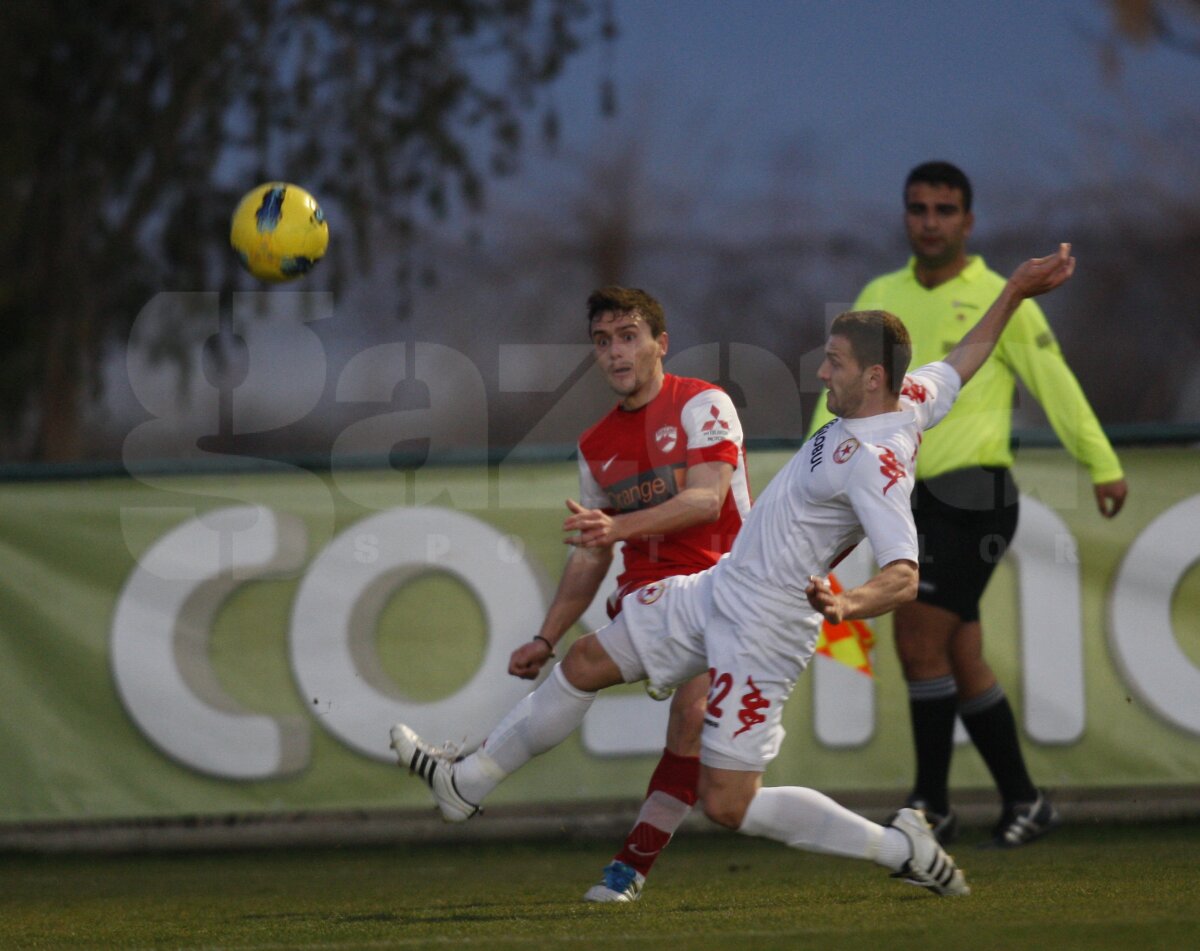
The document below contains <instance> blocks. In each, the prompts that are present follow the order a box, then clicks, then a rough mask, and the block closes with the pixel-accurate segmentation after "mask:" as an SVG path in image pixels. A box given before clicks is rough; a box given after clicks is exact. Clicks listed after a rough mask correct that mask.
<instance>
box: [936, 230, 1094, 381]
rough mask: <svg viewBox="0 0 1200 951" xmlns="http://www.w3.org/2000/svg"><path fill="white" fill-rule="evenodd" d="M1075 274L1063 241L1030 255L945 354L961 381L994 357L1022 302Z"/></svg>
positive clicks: (966, 379) (1045, 291)
mask: <svg viewBox="0 0 1200 951" xmlns="http://www.w3.org/2000/svg"><path fill="white" fill-rule="evenodd" d="M1074 273H1075V259H1074V258H1073V257H1071V246H1070V245H1069V244H1060V245H1059V246H1058V251H1057V252H1056V253H1054V254H1049V255H1047V256H1046V257H1044V258H1031V259H1030V260H1028V261H1026V262H1025V263H1024V264H1022V265H1021V266H1020V267H1018V268H1017V269H1016V270H1015V271H1013V273H1012V276H1011V277H1009V279H1008V282H1007V283H1006V284H1005V285H1004V290H1002V291H1001V292H1000V296H999V297H997V298H996V300H995V301H994V302H993V303H992V306H991V307H989V308H988V309H987V313H985V314H984V315H983V317H981V318H980V320H979V323H977V324H976V325H975V326H974V327H972V328H971V329H970V331H968V332H967V335H966V336H965V337H963V338H962V340H960V341H959V343H958V346H957V347H955V348H954V349H953V350H951V351H950V353H949V354H947V355H946V362H947V363H948V364H950V366H952V367H954V369H955V370H956V371H957V372H958V375H959V377H960V378H961V379H962V382H963V383H964V384H966V382H967V381H968V380H969V379H971V377H973V376H974V375H975V373H976V371H978V370H979V368H980V367H981V366H983V364H984V362H985V361H986V360H987V358H988V357H989V356H991V353H992V350H994V349H995V347H996V342H997V341H998V340H999V339H1000V334H1002V333H1003V332H1004V328H1005V327H1006V326H1007V325H1008V321H1009V319H1010V318H1011V317H1012V315H1013V314H1014V313H1016V310H1017V308H1018V307H1020V306H1021V302H1022V301H1024V300H1026V299H1027V298H1030V297H1037V296H1038V295H1039V294H1046V293H1048V292H1049V291H1052V290H1054V289H1055V288H1056V287H1059V286H1061V285H1063V284H1065V283H1066V282H1067V281H1068V280H1069V279H1070V277H1071V275H1072V274H1074Z"/></svg>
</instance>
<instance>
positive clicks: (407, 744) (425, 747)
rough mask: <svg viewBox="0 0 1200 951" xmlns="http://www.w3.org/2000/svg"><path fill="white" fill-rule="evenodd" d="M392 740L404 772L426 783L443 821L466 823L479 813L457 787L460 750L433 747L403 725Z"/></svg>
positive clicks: (447, 747)
mask: <svg viewBox="0 0 1200 951" xmlns="http://www.w3.org/2000/svg"><path fill="white" fill-rule="evenodd" d="M391 736H392V749H393V750H395V751H396V759H397V760H398V761H399V763H400V766H401V768H402V769H407V770H408V771H409V773H411V774H413V775H415V776H420V777H421V779H423V780H425V785H427V786H428V787H429V789H430V790H431V791H432V792H433V798H434V800H435V801H436V802H437V806H438V809H440V810H441V812H442V818H443V819H445V820H446V821H447V822H466V821H467V820H468V819H470V818H471V816H473V815H475V814H476V813H477V812H479V807H478V806H477V805H475V804H474V803H470V802H467V800H465V799H464V798H463V797H462V796H460V795H459V793H458V789H457V788H456V787H455V785H454V764H455V762H456V761H457V760H460V759H462V757H461V756H460V755H459V752H458V749H457V748H455V747H454V746H451V745H450V744H447V745H446V746H444V747H443V746H430V745H429V744H428V743H426V742H424V741H423V740H422V739H421V738H420V737H419V736H417V734H416V733H414V732H413V731H412V730H411V729H410V728H409V727H407V726H405V725H404V724H403V723H397V724H396V725H395V726H394V727H392V733H391Z"/></svg>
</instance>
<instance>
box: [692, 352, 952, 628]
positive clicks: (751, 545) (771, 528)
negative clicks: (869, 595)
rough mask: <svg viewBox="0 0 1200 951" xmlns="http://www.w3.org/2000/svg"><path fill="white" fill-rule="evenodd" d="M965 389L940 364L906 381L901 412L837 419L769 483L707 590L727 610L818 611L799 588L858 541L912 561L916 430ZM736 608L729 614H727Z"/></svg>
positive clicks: (881, 555) (885, 555) (885, 556)
mask: <svg viewBox="0 0 1200 951" xmlns="http://www.w3.org/2000/svg"><path fill="white" fill-rule="evenodd" d="M960 386H961V381H960V379H959V376H958V373H957V372H956V371H955V370H954V368H953V367H951V366H950V365H949V364H947V363H944V362H938V363H931V364H928V365H926V366H923V367H921V368H920V369H918V370H916V371H914V372H913V373H911V374H909V375H908V376H906V377H905V378H904V387H903V390H902V393H901V398H900V406H901V409H900V410H899V411H898V412H895V413H884V414H881V415H878V416H868V417H865V418H863V419H833V420H831V421H830V422H829V423H827V424H826V425H825V426H823V427H822V428H821V429H819V430H817V432H816V433H814V434H813V436H812V438H811V439H809V440H808V441H807V442H805V443H804V445H803V446H802V447H801V449H800V451H799V452H798V453H796V455H795V456H793V457H792V459H791V460H790V461H789V462H788V463H787V465H785V466H784V468H783V469H782V470H780V472H779V474H778V475H776V476H775V478H774V479H772V480H771V483H770V485H768V486H767V487H766V489H765V490H764V491H763V493H762V494H761V495H760V496H759V498H758V500H757V501H756V502H755V504H754V507H753V508H752V509H751V510H750V515H749V517H748V518H747V519H746V521H745V523H744V524H743V526H742V530H741V532H740V533H739V535H738V537H737V540H736V541H735V542H734V545H733V550H732V551H731V552H730V554H729V556H728V557H726V558H724V559H722V560H721V561H720V562H719V563H718V564H717V566H716V567H715V568H714V569H713V573H714V586H713V597H714V600H715V602H716V603H717V605H719V606H720V607H721V609H722V610H723V611H725V612H726V613H728V614H729V615H730V616H731V617H736V616H737V615H738V614H743V615H745V614H746V613H749V614H752V615H754V616H765V617H771V616H775V617H781V616H788V615H790V616H791V617H792V618H795V617H796V614H797V608H798V607H800V608H801V611H800V613H802V614H812V615H815V614H816V612H813V611H812V609H811V607H810V606H809V604H808V599H807V598H806V597H805V594H804V589H805V587H806V586H807V585H808V579H809V576H810V575H820V576H824V575H825V574H827V573H828V572H829V570H830V569H831V568H832V567H833V566H834V565H836V564H837V562H838V561H839V560H840V559H841V558H843V557H844V556H845V555H847V554H849V552H850V550H851V549H853V548H854V546H855V545H857V544H858V543H859V542H860V541H862V539H863V538H864V537H865V538H869V539H870V540H871V546H872V548H874V550H875V559H876V561H877V562H878V563H879V565H880V566H883V565H887V564H889V563H890V562H893V561H897V560H900V559H906V560H909V561H912V562H916V561H917V532H916V527H915V526H914V524H913V517H912V508H911V504H910V501H909V497H910V495H911V493H912V489H913V471H914V469H915V463H916V458H917V450H918V448H919V447H920V444H921V433H922V432H923V431H924V430H926V429H929V428H930V427H932V426H934V425H936V424H937V422H938V421H939V420H941V419H942V417H944V416H945V415H946V413H948V412H949V411H950V407H951V406H952V405H953V404H954V400H955V398H956V397H957V396H958V390H959V387H960ZM730 612H732V613H730Z"/></svg>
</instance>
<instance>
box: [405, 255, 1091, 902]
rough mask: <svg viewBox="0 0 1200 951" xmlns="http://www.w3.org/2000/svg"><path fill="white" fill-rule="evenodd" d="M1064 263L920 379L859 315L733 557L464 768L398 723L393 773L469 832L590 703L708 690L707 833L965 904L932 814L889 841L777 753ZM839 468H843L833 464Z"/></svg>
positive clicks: (653, 603) (672, 598)
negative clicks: (921, 488)
mask: <svg viewBox="0 0 1200 951" xmlns="http://www.w3.org/2000/svg"><path fill="white" fill-rule="evenodd" d="M1074 266H1075V260H1074V258H1072V257H1071V256H1070V247H1069V246H1068V245H1062V246H1061V247H1060V249H1059V251H1058V253H1057V254H1053V255H1050V256H1048V257H1045V258H1036V259H1033V260H1030V261H1026V262H1025V263H1024V264H1022V265H1021V266H1020V267H1019V268H1017V270H1016V271H1015V272H1014V273H1013V275H1012V277H1011V278H1010V279H1009V281H1008V283H1007V284H1006V285H1005V287H1004V289H1003V290H1002V292H1001V294H1000V296H999V297H998V298H997V299H996V301H995V303H993V304H992V306H991V307H990V308H989V309H988V311H987V313H986V314H984V316H983V318H982V319H981V320H980V321H979V323H978V324H976V326H975V327H974V328H972V330H971V331H970V332H969V333H968V334H967V335H966V336H965V337H963V339H962V340H961V342H960V343H959V344H958V346H957V347H955V348H954V350H952V351H951V352H950V353H949V354H948V355H947V356H946V358H945V360H944V361H943V362H939V363H936V364H930V365H929V366H927V367H923V368H921V369H920V370H918V371H916V372H915V373H914V374H912V375H911V376H909V377H908V378H907V379H906V378H905V376H904V371H905V369H907V366H908V361H909V357H910V354H911V346H910V344H909V341H908V333H907V331H906V330H905V329H904V325H903V324H901V323H900V321H899V320H898V319H897V318H895V317H894V316H892V315H891V314H888V313H886V312H883V311H859V312H848V313H846V314H842V315H840V316H839V317H838V318H837V319H836V320H835V321H834V323H833V325H832V326H831V328H830V334H829V339H828V341H827V342H826V346H825V360H824V361H823V362H822V364H821V369H820V371H819V376H820V378H821V381H822V382H823V383H824V384H825V386H826V388H827V390H828V394H827V397H826V402H827V405H828V406H829V409H830V411H831V412H832V413H833V414H834V415H835V416H836V417H839V419H835V420H834V421H833V422H832V423H831V424H830V425H829V426H828V427H826V428H825V429H822V430H821V431H819V432H818V433H816V434H814V436H813V438H812V439H810V440H809V441H807V442H806V443H805V444H804V446H803V447H802V448H801V449H800V452H799V453H798V454H797V455H796V457H795V458H793V459H792V460H791V462H789V464H788V465H787V466H786V467H785V469H784V470H783V471H782V472H781V473H779V475H777V476H776V477H775V479H773V480H772V482H771V484H770V485H769V486H768V487H767V489H766V490H765V491H764V492H763V494H762V496H761V497H760V499H759V502H758V504H757V505H756V506H755V507H754V508H753V509H752V510H751V512H750V515H749V517H748V518H747V519H746V521H745V524H744V525H743V527H742V531H741V533H740V535H739V536H738V539H737V541H736V542H735V543H734V547H733V550H732V551H731V552H730V554H729V555H728V556H727V557H726V558H724V559H722V560H721V561H720V562H719V563H718V564H717V565H716V566H714V567H713V568H710V569H708V570H707V571H703V572H700V573H698V574H694V575H689V576H686V577H672V578H669V579H667V580H666V581H664V582H661V583H655V584H651V585H647V586H646V587H644V588H642V589H641V590H640V591H638V592H637V594H636V595H635V596H634V597H633V598H627V599H626V603H625V610H624V612H623V613H622V614H621V615H620V616H619V617H618V618H617V619H616V620H615V621H613V622H612V623H611V624H610V625H608V626H607V627H605V628H603V629H602V630H600V631H599V632H597V633H596V634H590V635H587V636H586V637H583V638H580V639H579V640H577V641H576V642H575V643H574V644H573V645H572V647H571V649H570V651H569V652H568V653H567V655H566V657H565V658H564V660H563V663H562V664H560V665H559V666H558V667H556V668H555V669H554V671H553V672H552V674H551V676H550V677H549V678H547V679H546V680H545V681H544V682H543V683H542V684H541V686H539V687H538V688H537V689H536V690H535V691H533V692H532V693H531V694H529V695H528V696H526V697H525V698H523V699H522V700H521V701H520V703H518V704H517V705H516V706H515V707H514V708H513V709H512V710H511V711H510V712H509V713H508V714H507V715H506V716H505V717H504V719H502V720H501V721H500V723H499V724H498V725H497V726H496V728H495V729H494V730H493V731H492V732H491V733H490V734H489V736H488V738H487V740H486V741H485V742H484V745H483V746H482V747H480V748H479V749H478V750H476V751H475V752H474V753H472V754H471V755H469V756H467V757H457V756H455V755H454V753H453V752H451V751H445V750H441V749H438V748H436V747H431V746H429V745H428V744H426V743H424V742H423V741H422V740H421V739H420V738H419V737H418V736H417V735H416V734H415V733H414V732H413V731H412V730H411V729H409V728H408V727H407V726H405V725H403V724H396V726H394V727H393V728H392V731H391V739H392V747H393V748H394V749H395V751H396V754H397V758H398V759H399V762H400V765H401V766H402V767H405V768H407V769H408V770H409V771H410V772H411V773H415V774H417V775H419V776H420V777H421V778H422V779H423V780H424V781H425V782H426V783H427V784H428V785H429V787H430V789H431V790H432V791H433V794H434V798H435V799H436V800H437V803H438V806H439V808H440V809H441V812H442V815H443V816H444V817H445V818H446V819H447V820H449V821H462V820H465V819H468V818H470V817H471V816H473V815H474V814H475V813H477V812H478V811H479V803H480V802H482V800H483V798H484V796H486V795H487V794H488V793H489V792H490V791H491V790H492V789H494V788H495V787H496V786H497V785H498V784H499V783H500V782H501V781H502V780H503V779H504V778H505V777H506V776H508V775H510V774H511V773H512V772H514V771H515V770H516V769H518V768H520V767H521V766H522V765H524V764H525V763H526V762H528V761H529V760H530V759H531V758H532V757H534V756H536V755H538V754H540V753H543V752H546V751H547V750H549V749H551V748H553V747H554V746H556V745H557V744H558V743H560V742H562V741H563V740H564V739H566V738H567V737H568V736H569V735H570V734H571V733H572V732H574V730H575V729H576V728H577V727H578V726H579V725H580V723H582V721H583V717H584V715H585V714H586V713H587V710H588V709H589V708H590V706H591V703H592V701H593V700H594V699H595V696H596V692H597V691H599V690H601V689H603V688H605V687H610V686H614V685H616V684H618V683H625V682H633V681H637V680H641V679H645V678H647V677H649V678H650V679H651V680H653V681H654V682H656V683H665V684H670V683H682V682H684V681H686V680H688V679H690V678H692V677H694V676H696V675H697V674H698V673H700V672H702V671H704V670H706V669H708V670H711V671H712V674H713V684H712V689H711V692H710V694H709V703H708V710H707V718H706V723H705V730H704V733H703V736H702V739H701V755H700V761H701V764H702V768H701V779H700V797H701V799H703V801H704V808H705V813H706V815H708V817H709V818H710V819H712V820H713V821H715V822H717V823H719V824H721V825H724V826H726V827H728V828H730V829H736V830H737V831H739V832H742V833H745V834H747V835H758V836H765V837H767V838H771V839H775V840H776V841H780V842H783V843H785V844H787V845H790V846H793V847H795V848H802V849H807V850H809V851H815V852H822V853H825V854H831V855H842V856H846V857H850V858H860V859H868V860H872V861H874V862H876V863H878V864H880V865H883V866H884V867H886V868H888V869H891V870H892V871H893V873H894V874H895V875H896V876H897V877H900V878H903V879H905V880H906V881H909V882H911V883H913V884H916V885H920V886H922V887H924V888H927V889H929V890H931V891H933V892H934V893H936V894H939V895H963V894H966V893H967V892H968V889H967V886H966V882H965V880H964V878H963V875H962V872H961V870H959V869H958V868H957V867H956V866H955V865H954V862H953V860H952V859H951V858H950V856H948V855H947V854H946V853H945V852H944V851H943V850H942V848H941V846H939V845H938V843H937V840H936V839H935V838H934V837H933V834H932V832H931V831H930V829H929V825H928V823H927V822H926V821H925V817H924V815H923V814H922V813H921V812H920V811H919V810H915V809H908V808H906V809H901V810H900V812H899V813H897V815H896V817H895V818H894V819H893V820H892V822H891V824H890V825H889V826H886V827H884V826H880V825H877V824H876V823H873V822H870V821H868V820H867V819H865V818H863V817H862V816H859V815H858V814H856V813H854V812H851V811H850V810H848V809H845V808H843V807H842V806H840V805H838V804H837V803H835V802H834V801H833V800H832V799H830V798H829V797H827V796H825V795H823V794H822V793H819V792H817V791H816V790H813V789H806V788H801V787H769V788H764V787H763V786H762V773H763V770H765V768H766V766H767V764H768V763H769V762H770V761H771V760H772V759H773V758H774V756H775V754H776V753H777V752H778V748H779V743H780V742H781V741H782V738H783V728H782V726H781V724H780V715H781V712H782V707H783V704H784V702H785V701H786V699H787V697H788V696H789V694H790V693H791V691H792V689H793V688H794V686H795V683H796V680H797V678H798V677H799V675H800V673H801V672H802V671H803V670H804V668H805V666H806V665H807V663H808V660H809V658H811V656H812V652H813V649H814V648H815V645H816V638H817V632H818V629H819V624H820V621H821V618H822V617H824V618H825V619H827V620H829V621H831V622H834V623H839V622H841V621H843V620H846V619H852V618H867V617H875V616H877V615H879V614H883V613H886V612H888V611H891V610H893V609H894V608H895V607H896V606H897V605H899V604H902V603H904V602H906V601H909V600H912V598H913V597H915V595H916V589H917V539H916V530H915V528H914V526H913V521H912V512H911V508H910V506H909V501H908V495H909V492H911V490H912V475H911V471H912V468H913V461H914V460H915V457H916V452H917V449H918V446H919V444H920V435H921V431H922V430H923V429H924V428H927V427H929V426H932V425H934V424H935V423H936V422H937V421H938V419H940V418H941V417H942V416H944V415H945V413H946V412H947V411H948V409H949V407H950V405H951V404H952V403H953V402H954V399H955V397H956V396H957V393H958V389H959V387H960V386H961V385H963V384H966V383H967V382H968V381H969V380H970V379H971V377H972V376H973V375H974V374H975V372H976V371H977V370H978V369H979V367H980V366H982V365H983V362H984V361H985V360H986V359H987V357H988V355H989V354H990V353H991V352H992V350H993V348H994V347H995V344H996V341H997V339H998V338H999V336H1000V333H1001V331H1002V330H1003V329H1004V326H1005V325H1006V324H1007V322H1008V320H1009V318H1010V317H1011V316H1012V314H1013V312H1014V311H1015V310H1016V308H1017V306H1018V305H1019V304H1020V303H1021V301H1023V300H1025V299H1026V298H1029V297H1033V296H1036V295H1038V294H1043V293H1045V292H1047V291H1049V290H1052V289H1053V288H1055V287H1057V286H1059V285H1060V284H1062V283H1063V282H1064V281H1066V280H1067V279H1068V278H1069V277H1070V275H1071V273H1072V272H1073V271H1074ZM839 460H840V461H839ZM863 537H867V538H869V539H870V540H871V544H872V547H873V548H874V550H875V552H876V558H877V560H878V561H879V564H880V565H881V569H880V571H879V573H878V574H877V575H875V576H874V577H873V578H872V579H870V580H869V581H867V582H866V583H865V584H863V585H860V586H859V587H857V588H853V589H851V590H849V591H842V592H838V593H835V592H833V591H832V589H831V588H830V586H829V584H828V582H827V580H826V579H825V574H826V573H827V572H828V571H829V569H830V568H832V567H833V566H834V565H835V564H836V563H837V560H838V559H839V558H840V557H841V556H842V555H843V554H845V553H846V552H847V551H848V550H849V549H850V548H852V547H853V546H854V545H855V544H857V543H858V542H859V541H861V540H862V538H863Z"/></svg>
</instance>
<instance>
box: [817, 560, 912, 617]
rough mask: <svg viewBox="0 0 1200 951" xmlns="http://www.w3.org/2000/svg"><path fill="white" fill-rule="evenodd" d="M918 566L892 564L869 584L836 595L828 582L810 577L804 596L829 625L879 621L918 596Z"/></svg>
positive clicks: (902, 562)
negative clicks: (846, 622)
mask: <svg viewBox="0 0 1200 951" xmlns="http://www.w3.org/2000/svg"><path fill="white" fill-rule="evenodd" d="M918 577H919V576H918V574H917V566H916V563H914V562H911V561H904V560H900V561H893V562H889V563H888V564H886V565H884V566H883V568H882V569H881V570H880V572H879V574H877V575H875V577H873V578H872V579H871V580H870V581H868V582H867V583H866V584H862V585H859V586H858V587H857V588H851V589H850V590H849V591H841V592H837V593H835V592H834V590H833V587H832V586H831V585H830V584H829V582H828V580H826V579H825V578H820V577H818V576H817V575H811V576H810V577H809V579H808V587H807V588H805V589H804V593H805V594H806V595H807V596H808V603H809V604H811V605H812V607H813V610H815V611H820V612H821V614H822V615H824V617H825V620H826V621H828V622H829V623H830V624H841V623H842V621H850V620H855V619H861V618H872V617H878V616H879V615H881V614H887V613H888V612H889V611H894V610H895V609H896V608H898V607H899V606H900V605H902V604H904V603H905V602H907V601H911V600H912V599H913V598H915V597H916V596H917V581H918Z"/></svg>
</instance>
